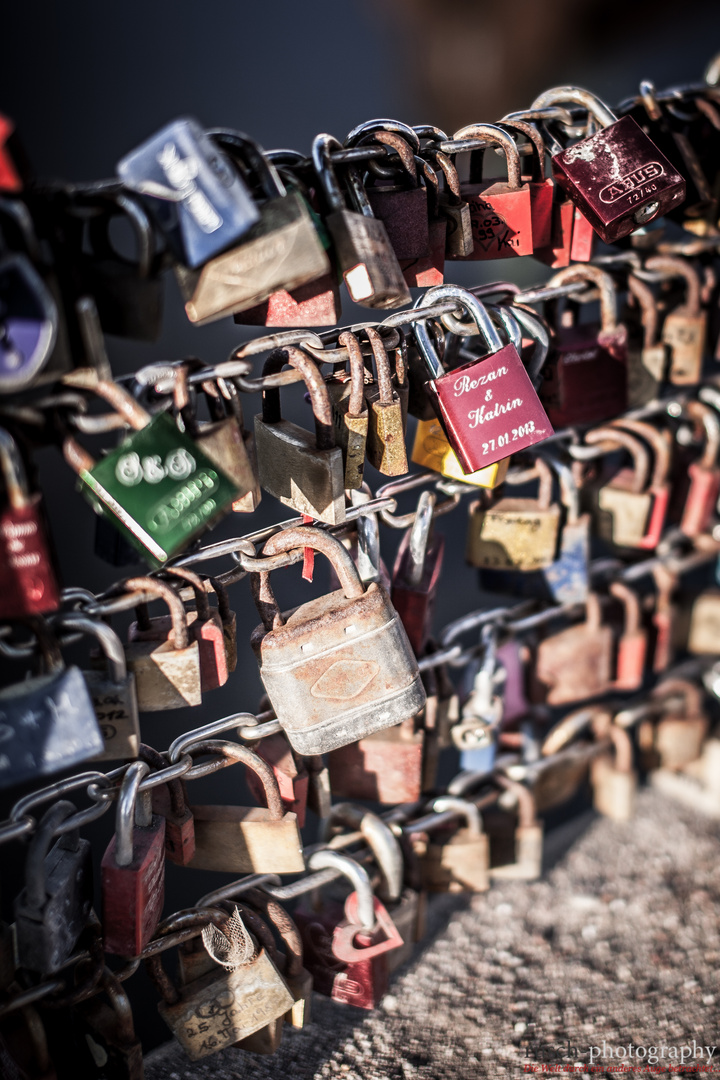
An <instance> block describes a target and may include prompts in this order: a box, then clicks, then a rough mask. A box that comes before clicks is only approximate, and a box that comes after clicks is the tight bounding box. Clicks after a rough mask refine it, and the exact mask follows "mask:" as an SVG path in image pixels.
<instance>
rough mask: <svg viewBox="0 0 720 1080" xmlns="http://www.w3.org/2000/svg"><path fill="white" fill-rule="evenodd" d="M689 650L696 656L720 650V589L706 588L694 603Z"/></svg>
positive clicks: (691, 614) (689, 633) (708, 654)
mask: <svg viewBox="0 0 720 1080" xmlns="http://www.w3.org/2000/svg"><path fill="white" fill-rule="evenodd" d="M687 651H688V652H689V653H692V654H693V655H694V656H712V655H716V654H717V653H718V652H720V589H706V590H705V591H704V592H702V593H700V595H699V596H698V598H697V600H695V602H694V603H693V606H692V611H691V613H690V629H689V632H688V641H687Z"/></svg>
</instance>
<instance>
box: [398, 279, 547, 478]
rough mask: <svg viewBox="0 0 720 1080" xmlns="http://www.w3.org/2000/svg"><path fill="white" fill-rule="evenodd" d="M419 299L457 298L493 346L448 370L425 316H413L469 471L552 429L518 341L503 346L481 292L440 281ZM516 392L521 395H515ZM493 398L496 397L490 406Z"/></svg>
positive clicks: (446, 423) (453, 441)
mask: <svg viewBox="0 0 720 1080" xmlns="http://www.w3.org/2000/svg"><path fill="white" fill-rule="evenodd" d="M420 299H421V301H422V303H423V304H431V303H435V302H436V301H441V300H448V299H452V300H455V301H457V303H458V306H462V307H463V308H464V309H465V310H466V311H467V312H468V314H469V315H470V317H471V319H472V320H473V321H474V322H475V323H476V325H477V327H478V330H479V332H480V334H481V335H482V337H483V338H484V340H485V343H486V344H487V346H488V348H489V349H490V355H489V356H487V357H485V359H483V360H472V361H470V363H467V364H463V365H462V366H461V367H459V368H456V369H455V370H454V371H449V372H446V371H445V370H444V369H443V366H442V362H441V360H440V358H439V356H438V354H437V351H436V349H435V346H434V344H433V342H432V339H431V337H430V334H429V331H428V327H427V324H426V323H425V322H424V321H423V320H421V319H417V320H414V321H413V334H414V336H415V340H416V342H417V345H418V348H419V350H420V352H421V355H422V357H423V359H424V361H425V364H426V368H427V370H428V371H429V373H430V375H431V378H430V380H429V381H428V383H427V388H428V391H429V393H430V394H431V396H432V398H433V401H434V407H435V409H436V411H437V415H438V419H439V420H440V422H441V424H442V426H443V428H444V431H445V435H446V436H447V439H448V442H449V443H450V446H451V447H452V449H453V450H454V451H455V453H456V454H457V456H458V460H459V462H460V466H461V468H462V469H463V470H465V471H466V472H468V473H473V472H476V471H477V470H478V469H482V468H484V467H485V466H487V465H492V464H495V463H496V462H498V461H500V460H502V458H504V457H507V456H508V453H516V452H518V451H520V450H525V449H527V448H528V447H529V446H533V445H535V443H538V442H541V441H542V440H543V439H547V438H548V437H549V436H550V435H552V433H553V431H552V428H551V426H550V422H549V420H548V419H547V417H546V415H545V412H544V410H543V408H542V405H541V404H540V401H539V400H538V396H537V394H536V393H535V390H534V389H533V386H532V383H531V382H530V378H529V376H528V374H527V372H526V370H525V368H524V367H523V364H522V361H521V359H520V357H519V355H518V353H517V350H516V349H515V346H514V345H510V344H508V345H505V346H503V344H502V339H501V337H500V335H499V334H498V332H497V330H496V329H495V326H494V325H493V322H492V320H491V318H490V316H489V314H488V312H487V311H486V310H485V307H484V306H483V304H482V303H481V302H480V301H479V300H478V299H477V297H476V296H473V294H472V293H470V292H468V291H467V290H465V289H461V288H459V287H458V286H456V285H439V286H438V287H437V288H433V289H428V290H427V292H426V293H425V295H424V297H421V298H420ZM418 303H420V301H418ZM503 379H504V380H505V386H506V387H507V389H506V390H505V391H502V390H501V391H500V394H501V396H504V395H505V394H506V395H507V399H506V401H505V402H501V401H495V400H494V397H493V395H494V394H496V393H498V389H497V385H496V384H497V383H498V382H501V381H502V380H503ZM512 394H515V395H517V396H515V397H511V396H510V395H512ZM463 399H464V400H463ZM488 403H491V404H490V405H489V407H488ZM468 406H470V408H468ZM472 406H475V407H472ZM508 412H513V413H516V414H517V415H516V416H515V417H513V420H512V421H510V422H508V421H507V420H506V419H505V414H506V413H508ZM513 425H514V426H513Z"/></svg>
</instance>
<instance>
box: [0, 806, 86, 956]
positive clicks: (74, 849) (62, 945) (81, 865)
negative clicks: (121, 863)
mask: <svg viewBox="0 0 720 1080" xmlns="http://www.w3.org/2000/svg"><path fill="white" fill-rule="evenodd" d="M74 813H75V807H74V806H73V804H72V803H71V802H66V801H62V802H57V803H54V804H53V806H51V807H50V809H49V810H48V811H46V813H45V814H44V815H43V816H42V818H41V819H40V822H39V824H38V827H37V831H36V833H35V835H34V836H33V838H32V840H31V841H30V846H29V849H28V854H27V860H26V863H25V888H24V889H23V891H22V892H21V893H20V895H19V896H18V897H17V899H16V900H15V934H16V941H17V958H18V965H19V966H20V967H21V968H26V969H27V970H28V971H35V972H40V973H41V974H42V975H52V974H53V973H54V972H56V971H59V970H60V968H61V967H62V966H63V964H64V963H65V961H66V960H67V959H68V957H69V956H70V955H71V953H72V951H73V949H74V948H75V945H76V944H77V940H78V938H79V937H80V934H81V933H82V931H83V929H84V927H85V924H86V922H87V918H88V914H89V911H90V905H91V904H92V889H93V883H92V862H91V856H90V841H89V840H81V839H80V836H79V834H78V830H77V829H73V830H71V831H70V832H67V833H64V834H62V835H61V836H60V838H59V839H58V840H57V841H56V842H55V843H53V840H55V837H56V836H57V835H58V832H59V830H60V828H61V826H62V824H63V822H64V821H66V819H67V818H69V817H70V816H71V815H72V814H74ZM51 845H52V846H51Z"/></svg>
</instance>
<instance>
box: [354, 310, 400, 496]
mask: <svg viewBox="0 0 720 1080" xmlns="http://www.w3.org/2000/svg"><path fill="white" fill-rule="evenodd" d="M364 332H365V334H366V335H367V338H368V341H369V342H370V345H371V347H372V352H373V358H374V360H375V371H376V380H375V381H374V382H371V383H370V384H369V385H367V386H366V387H365V400H366V401H367V403H368V411H369V424H368V440H367V455H368V461H369V462H370V464H371V465H372V466H373V467H374V468H376V469H377V470H378V472H381V473H383V475H384V476H402V475H404V474H405V473H406V472H407V471H408V460H407V451H406V449H405V426H404V422H403V412H402V405H401V403H400V397H399V395H398V392H397V391H396V390H395V389H394V387H393V381H392V372H391V371H390V361H389V359H388V354H387V350H386V349H385V345H384V343H383V339H382V337H381V336H380V334H379V333H378V332H377V330H375V329H374V328H373V327H371V326H367V327H365V331H364Z"/></svg>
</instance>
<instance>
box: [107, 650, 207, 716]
mask: <svg viewBox="0 0 720 1080" xmlns="http://www.w3.org/2000/svg"><path fill="white" fill-rule="evenodd" d="M125 659H126V661H127V666H128V671H131V672H132V673H133V674H134V676H135V685H136V687H137V697H138V708H139V709H140V711H141V712H158V711H164V710H165V709H184V708H185V707H186V706H188V705H200V704H201V702H202V681H201V675H200V648H199V644H198V642H197V641H191V643H190V644H189V645H188V646H187V648H184V649H176V648H175V646H174V644H173V642H172V640H167V641H132V640H131V642H130V644H128V645H126V646H125Z"/></svg>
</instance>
